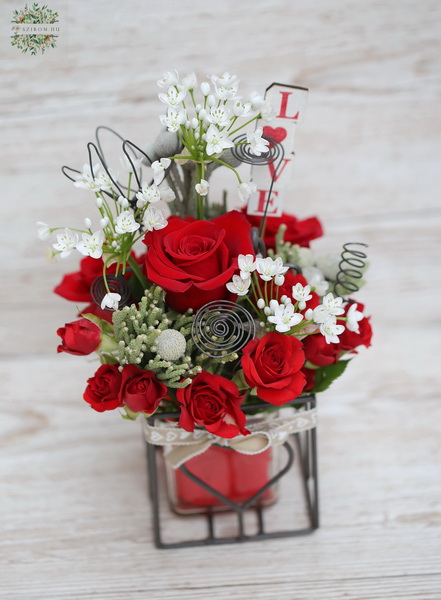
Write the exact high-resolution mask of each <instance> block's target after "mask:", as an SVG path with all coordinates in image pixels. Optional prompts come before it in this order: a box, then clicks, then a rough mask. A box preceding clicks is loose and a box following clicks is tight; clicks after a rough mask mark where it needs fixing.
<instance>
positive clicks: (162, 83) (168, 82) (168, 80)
mask: <svg viewBox="0 0 441 600" xmlns="http://www.w3.org/2000/svg"><path fill="white" fill-rule="evenodd" d="M178 81H179V75H178V72H177V71H176V69H173V71H166V72H165V73H164V74H163V76H162V79H159V80H158V81H157V82H156V83H157V84H158V85H159V87H162V88H166V87H170V86H172V85H176V84H177V83H178Z"/></svg>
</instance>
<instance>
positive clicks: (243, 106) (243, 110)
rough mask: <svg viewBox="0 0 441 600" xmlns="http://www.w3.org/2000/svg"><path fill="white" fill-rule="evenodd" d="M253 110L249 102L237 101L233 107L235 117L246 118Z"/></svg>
mask: <svg viewBox="0 0 441 600" xmlns="http://www.w3.org/2000/svg"><path fill="white" fill-rule="evenodd" d="M250 110H251V104H250V103H249V102H245V103H244V102H241V101H240V100H236V102H235V103H234V105H233V115H234V116H235V117H245V116H246V115H247V114H248V113H249V112H250Z"/></svg>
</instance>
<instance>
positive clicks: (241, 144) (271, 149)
mask: <svg viewBox="0 0 441 600" xmlns="http://www.w3.org/2000/svg"><path fill="white" fill-rule="evenodd" d="M262 138H263V139H264V140H267V141H268V142H269V144H268V152H263V153H262V154H261V155H260V156H256V155H255V154H253V153H252V152H251V145H250V144H249V143H248V142H247V136H246V134H243V135H240V136H238V137H236V138H234V140H233V143H234V147H233V148H231V154H232V155H233V156H234V158H236V159H237V160H240V161H241V162H244V163H246V164H248V165H255V166H256V167H260V166H265V165H271V164H272V163H274V162H276V161H277V160H279V158H280V156H282V160H283V156H284V155H285V152H284V150H283V146H282V144H281V143H280V142H279V141H278V140H276V139H275V138H273V137H270V136H269V135H262Z"/></svg>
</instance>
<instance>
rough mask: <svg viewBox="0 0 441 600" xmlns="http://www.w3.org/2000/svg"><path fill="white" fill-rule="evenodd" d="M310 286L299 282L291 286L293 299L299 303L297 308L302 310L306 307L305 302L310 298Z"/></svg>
mask: <svg viewBox="0 0 441 600" xmlns="http://www.w3.org/2000/svg"><path fill="white" fill-rule="evenodd" d="M310 291H311V286H309V285H305V286H304V287H303V285H302V284H301V283H296V285H293V286H292V297H293V298H294V300H297V302H298V303H299V309H300V310H304V309H305V308H306V303H307V301H308V300H311V298H312V295H311V294H310Z"/></svg>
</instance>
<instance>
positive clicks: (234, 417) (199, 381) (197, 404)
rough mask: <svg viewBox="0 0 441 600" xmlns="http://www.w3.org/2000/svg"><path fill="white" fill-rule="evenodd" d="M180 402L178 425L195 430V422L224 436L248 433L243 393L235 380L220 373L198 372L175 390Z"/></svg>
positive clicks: (229, 436) (230, 436) (215, 433)
mask: <svg viewBox="0 0 441 600" xmlns="http://www.w3.org/2000/svg"><path fill="white" fill-rule="evenodd" d="M176 397H177V399H178V401H179V402H180V404H181V417H180V419H179V427H182V429H185V431H194V427H195V425H201V426H202V427H205V429H206V430H207V431H209V432H210V433H213V434H214V435H217V436H219V437H223V438H233V437H236V435H239V434H242V435H247V434H248V433H250V432H249V431H248V429H246V428H245V421H246V415H245V413H243V412H242V411H241V410H240V408H239V407H240V405H241V404H242V401H243V394H240V393H239V388H238V387H237V385H236V384H235V383H233V382H232V381H230V380H229V379H225V377H221V375H213V374H212V373H208V372H207V371H201V372H200V373H198V374H197V375H196V377H195V378H194V379H193V381H192V382H191V384H190V385H188V386H187V387H185V388H182V389H178V390H177V391H176Z"/></svg>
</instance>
